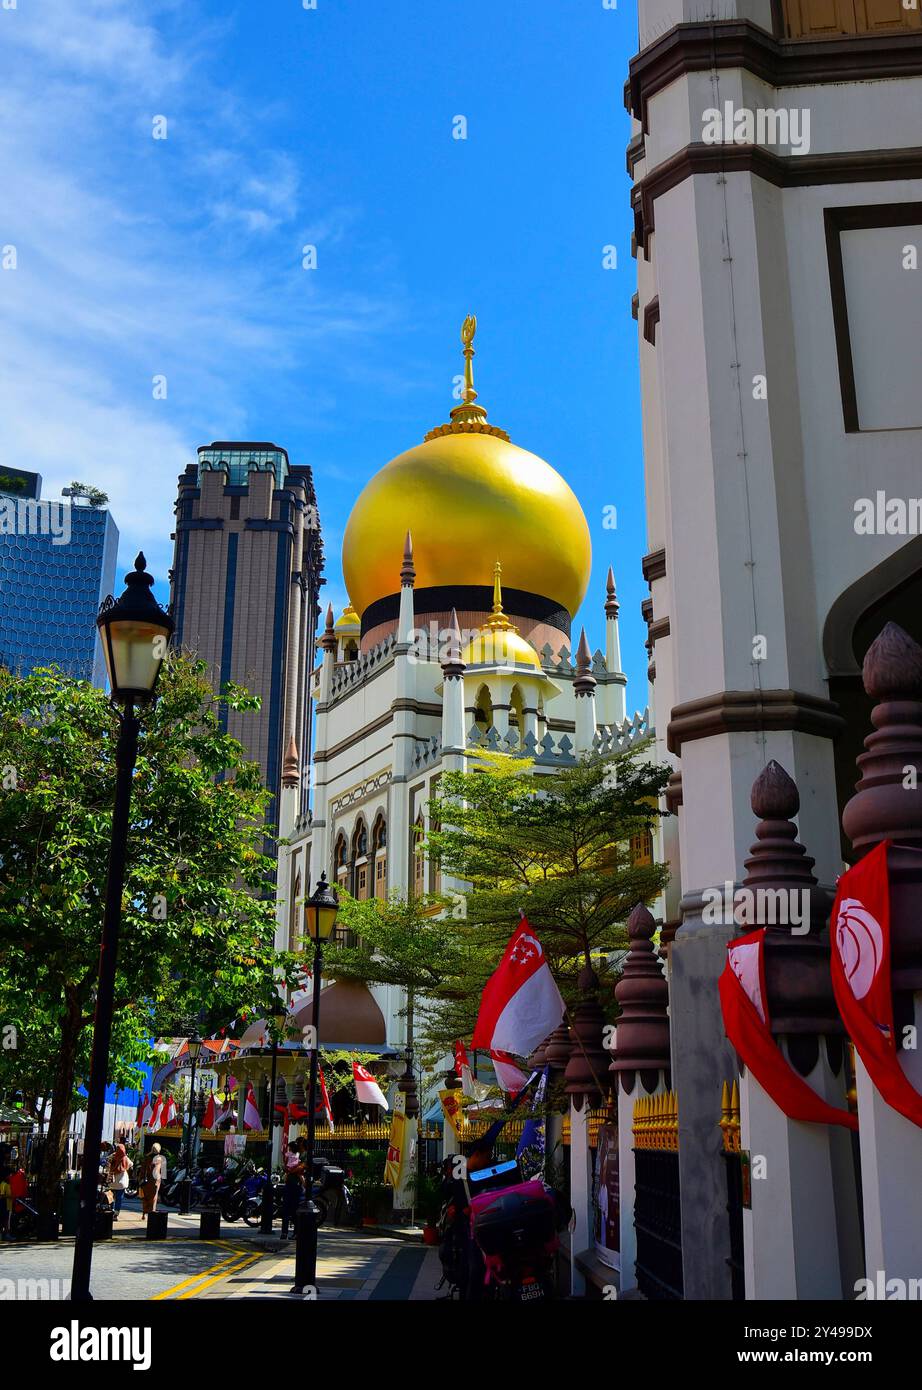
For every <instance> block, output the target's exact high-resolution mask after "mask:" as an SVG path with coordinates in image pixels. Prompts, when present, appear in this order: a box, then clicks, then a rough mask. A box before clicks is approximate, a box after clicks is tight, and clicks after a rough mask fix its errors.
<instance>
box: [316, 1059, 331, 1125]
mask: <svg viewBox="0 0 922 1390" xmlns="http://www.w3.org/2000/svg"><path fill="white" fill-rule="evenodd" d="M318 1071H319V1073H320V1103H321V1105H322V1106H323V1109H324V1113H325V1114H326V1117H327V1124H328V1125H329V1126H330V1133H331V1134H332V1133H333V1107H332V1105H331V1104H330V1097H329V1095H328V1094H327V1083H326V1082H325V1081H324V1079H323V1067H319V1068H318Z"/></svg>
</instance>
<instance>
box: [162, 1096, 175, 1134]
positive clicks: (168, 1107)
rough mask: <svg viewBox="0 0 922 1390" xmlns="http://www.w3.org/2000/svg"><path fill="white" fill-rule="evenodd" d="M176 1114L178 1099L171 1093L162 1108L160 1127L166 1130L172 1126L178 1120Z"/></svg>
mask: <svg viewBox="0 0 922 1390" xmlns="http://www.w3.org/2000/svg"><path fill="white" fill-rule="evenodd" d="M176 1114H177V1110H176V1098H175V1096H174V1095H173V1094H172V1092H171V1093H170V1094H169V1095H168V1096H167V1098H166V1100H165V1102H164V1103H163V1105H162V1106H161V1108H160V1127H161V1128H162V1129H166V1127H167V1125H171V1124H172V1123H173V1121H174V1120H175V1119H176Z"/></svg>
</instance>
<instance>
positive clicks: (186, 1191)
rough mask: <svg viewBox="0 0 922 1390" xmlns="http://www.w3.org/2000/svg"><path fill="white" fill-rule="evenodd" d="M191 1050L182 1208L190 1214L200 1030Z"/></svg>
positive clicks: (195, 1036)
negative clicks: (196, 1069)
mask: <svg viewBox="0 0 922 1390" xmlns="http://www.w3.org/2000/svg"><path fill="white" fill-rule="evenodd" d="M186 1047H187V1048H188V1051H189V1060H190V1061H191V1063H192V1074H191V1075H190V1077H189V1110H188V1118H187V1121H186V1180H185V1182H184V1183H183V1185H182V1206H181V1207H180V1210H181V1211H182V1213H183V1215H184V1216H185V1215H188V1212H189V1207H190V1206H191V1205H192V1116H193V1113H194V1107H195V1068H196V1065H197V1063H198V1059H199V1057H200V1056H201V1052H202V1040H201V1038H200V1037H199V1035H198V1031H196V1032H194V1033H193V1034H192V1037H191V1038H189V1040H188V1042H187V1043H186Z"/></svg>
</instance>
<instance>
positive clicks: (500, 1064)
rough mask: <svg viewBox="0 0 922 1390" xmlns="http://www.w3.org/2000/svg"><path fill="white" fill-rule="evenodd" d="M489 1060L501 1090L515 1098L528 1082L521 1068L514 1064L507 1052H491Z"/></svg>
mask: <svg viewBox="0 0 922 1390" xmlns="http://www.w3.org/2000/svg"><path fill="white" fill-rule="evenodd" d="M490 1058H491V1060H492V1062H493V1070H494V1071H495V1072H496V1079H497V1081H498V1082H499V1084H500V1086H501V1087H502V1089H503V1090H504V1091H508V1093H509V1094H510V1095H512V1096H517V1095H518V1093H519V1091H521V1089H522V1087H523V1086H524V1085H525V1083H526V1082H527V1080H528V1077H527V1076H526V1075H525V1073H524V1072H523V1071H522V1068H521V1067H520V1066H518V1065H517V1064H516V1062H515V1060H514V1059H513V1058H512V1057H510V1056H509V1053H508V1052H496V1051H495V1050H493V1051H491V1053H490Z"/></svg>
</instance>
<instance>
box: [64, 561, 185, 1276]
mask: <svg viewBox="0 0 922 1390" xmlns="http://www.w3.org/2000/svg"><path fill="white" fill-rule="evenodd" d="M146 564H147V562H146V561H145V559H144V556H143V555H138V558H137V559H136V560H135V562H134V570H133V571H132V573H131V574H127V575H126V576H125V584H126V588H125V592H124V593H123V594H122V596H121V598H120V599H118V600H117V601H115V600H113V598H112V596H111V595H110V596H109V598H107V599H106V600H105V602H104V603H103V605H102V607H101V608H100V610H99V616H98V617H97V619H96V626H97V627H98V628H99V634H100V637H101V638H102V645H103V651H104V653H105V657H106V669H107V670H108V673H109V686H110V692H111V698H112V700H113V701H114V702H115V703H116V704H117V705H118V704H121V705H123V706H124V711H123V713H122V714H121V715H120V719H121V729H120V731H119V738H118V744H117V746H116V750H115V769H116V772H115V802H114V804H113V808H112V832H111V839H110V844H109V868H108V875H107V878H106V900H105V910H104V913H103V922H102V941H101V943H100V950H99V979H98V982H97V987H96V1014H95V1018H94V1021H93V1052H92V1058H91V1061H90V1079H89V1083H88V1085H87V1108H86V1128H85V1131H84V1143H83V1172H82V1174H81V1177H80V1208H79V1213H78V1217H77V1237H76V1240H75V1242H74V1265H73V1275H72V1279H71V1294H70V1296H71V1299H72V1300H74V1301H76V1302H84V1301H86V1300H88V1299H91V1298H92V1294H91V1293H90V1269H91V1266H92V1262H93V1226H94V1224H95V1220H96V1202H97V1193H98V1188H99V1151H100V1146H101V1144H102V1124H103V1115H104V1112H105V1103H106V1076H107V1074H108V1070H109V1044H110V1042H111V1040H112V1008H113V1002H114V997H115V965H116V956H117V953H118V933H119V925H120V922H121V915H122V890H123V888H124V884H125V851H126V847H127V843H128V821H129V813H130V808H131V778H132V774H133V772H134V765H135V761H136V759H137V755H138V733H139V731H140V723H139V721H138V719H137V717H136V716H135V705H136V704H138V703H141V704H144V703H147V702H148V701H150V700H151V699H152V698H153V695H154V690H155V688H156V685H157V677H158V676H159V675H160V667H161V666H162V664H163V659H164V657H165V656H166V652H167V647H168V645H169V641H170V637H171V636H172V634H173V626H174V624H173V619H172V618H171V617H170V615H169V614H168V613H166V612H165V611H164V610H163V609H162V608H161V607H160V605H159V604H158V603H157V601H156V599H155V598H154V596H153V594H152V593H151V587H152V585H153V582H154V581H153V579H152V577H151V576H150V575H149V574H147V573H146Z"/></svg>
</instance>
